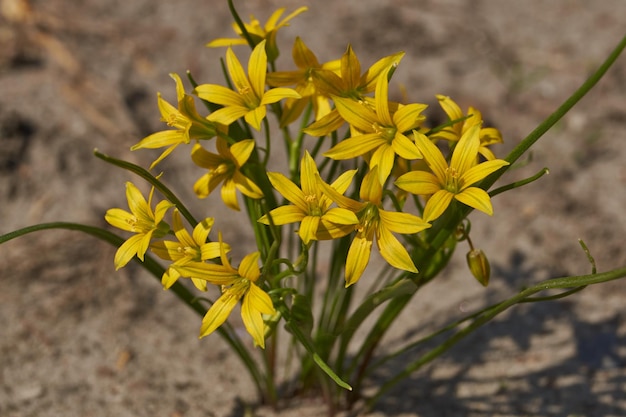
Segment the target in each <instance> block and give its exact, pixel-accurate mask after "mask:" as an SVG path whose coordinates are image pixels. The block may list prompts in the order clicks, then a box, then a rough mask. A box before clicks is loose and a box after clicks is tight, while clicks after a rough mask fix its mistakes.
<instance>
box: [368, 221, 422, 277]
mask: <svg viewBox="0 0 626 417" xmlns="http://www.w3.org/2000/svg"><path fill="white" fill-rule="evenodd" d="M376 245H377V246H378V250H379V251H380V254H381V256H382V257H383V259H385V260H386V261H387V262H388V263H389V265H391V266H393V267H394V268H398V269H402V270H404V271H409V272H413V273H417V268H416V267H415V264H414V263H413V261H412V260H411V257H410V256H409V253H408V252H407V251H406V249H405V248H404V246H402V244H401V243H400V242H399V241H398V239H396V238H395V236H394V235H392V234H391V232H390V231H388V230H387V229H386V228H384V227H379V228H378V232H377V234H376Z"/></svg>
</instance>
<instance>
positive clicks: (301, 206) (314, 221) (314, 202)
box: [259, 152, 358, 245]
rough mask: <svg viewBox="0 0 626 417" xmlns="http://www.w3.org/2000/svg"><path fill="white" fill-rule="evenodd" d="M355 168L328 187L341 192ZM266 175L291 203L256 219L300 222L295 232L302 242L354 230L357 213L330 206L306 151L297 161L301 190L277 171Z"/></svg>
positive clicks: (350, 178)
mask: <svg viewBox="0 0 626 417" xmlns="http://www.w3.org/2000/svg"><path fill="white" fill-rule="evenodd" d="M355 173H356V171H348V172H346V173H344V174H342V175H341V176H340V177H339V178H338V179H337V180H336V181H335V182H333V184H332V185H330V188H332V189H334V190H335V191H336V192H337V193H339V194H343V193H344V192H345V191H346V190H347V189H348V187H349V186H350V182H351V181H352V177H353V176H354V174H355ZM268 177H269V180H270V182H271V183H272V185H273V186H274V188H276V190H278V192H279V193H280V194H282V196H283V197H285V198H286V199H287V200H289V201H290V202H291V203H292V204H291V205H286V206H281V207H278V208H275V209H274V210H272V211H270V212H269V214H268V215H267V214H266V215H265V216H263V217H261V218H260V219H259V222H260V223H263V224H267V225H269V224H270V221H269V217H271V219H272V222H273V223H274V224H275V225H277V226H281V225H283V224H288V223H295V222H300V229H299V230H298V235H299V236H300V238H301V239H302V241H303V242H304V244H305V245H308V244H309V242H310V241H311V240H318V239H319V240H327V239H335V238H338V237H342V236H345V235H347V234H348V233H350V232H351V231H352V230H354V225H355V224H357V223H358V219H357V217H356V215H355V214H354V213H353V212H352V211H350V210H346V209H344V208H338V207H335V208H330V205H331V204H332V200H331V199H330V198H328V197H327V196H326V195H325V194H324V192H323V189H322V187H321V185H320V181H321V180H319V181H318V178H319V172H318V170H317V166H316V165H315V161H314V160H313V158H312V157H311V155H309V153H308V152H305V154H304V156H303V157H302V161H301V162H300V182H301V184H302V189H300V188H298V186H297V185H296V184H294V183H293V182H291V181H290V180H289V179H288V178H287V177H285V176H284V175H283V174H281V173H278V172H268Z"/></svg>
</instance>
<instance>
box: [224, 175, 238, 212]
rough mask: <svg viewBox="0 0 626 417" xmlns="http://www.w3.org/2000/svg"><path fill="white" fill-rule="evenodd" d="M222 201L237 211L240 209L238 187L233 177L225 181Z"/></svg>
mask: <svg viewBox="0 0 626 417" xmlns="http://www.w3.org/2000/svg"><path fill="white" fill-rule="evenodd" d="M220 195H221V197H222V201H224V204H226V206H227V207H230V208H231V209H233V210H235V211H239V202H238V201H237V187H236V185H235V182H234V181H233V180H231V179H228V180H226V181H224V184H222V189H221V190H220Z"/></svg>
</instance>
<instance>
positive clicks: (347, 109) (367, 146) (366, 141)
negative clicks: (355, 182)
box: [324, 70, 428, 184]
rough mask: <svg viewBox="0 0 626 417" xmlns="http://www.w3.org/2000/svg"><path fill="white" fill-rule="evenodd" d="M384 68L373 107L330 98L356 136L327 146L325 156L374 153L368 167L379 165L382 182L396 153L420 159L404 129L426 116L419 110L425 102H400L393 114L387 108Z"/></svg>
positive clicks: (346, 156) (387, 84)
mask: <svg viewBox="0 0 626 417" xmlns="http://www.w3.org/2000/svg"><path fill="white" fill-rule="evenodd" d="M388 72H389V70H387V71H384V72H382V73H381V74H380V76H379V77H378V80H377V82H376V95H375V102H374V104H375V110H376V111H374V110H373V109H372V108H370V106H369V105H363V104H362V103H360V102H358V101H355V100H352V99H347V98H341V97H333V100H334V102H335V106H336V107H337V110H338V111H339V114H340V115H341V117H342V118H343V119H344V120H345V121H347V122H348V123H349V124H350V126H351V127H352V128H353V129H352V131H353V132H359V134H358V135H352V137H350V138H348V139H345V140H343V141H341V142H339V143H338V144H337V145H335V146H334V147H333V148H331V149H329V150H328V151H327V152H326V153H325V154H324V156H327V157H329V158H332V159H340V160H342V159H351V158H356V157H358V156H362V155H365V154H367V153H368V152H373V153H372V154H371V157H370V159H369V164H370V166H375V165H377V166H378V175H380V182H381V183H382V184H384V183H385V181H386V180H387V177H388V176H389V174H390V173H391V170H392V168H393V165H394V161H395V156H396V155H399V156H401V157H402V158H405V159H419V158H421V157H422V155H421V154H420V152H419V150H418V149H417V147H416V146H415V143H413V142H412V141H411V140H410V139H409V138H408V137H406V136H405V135H404V132H407V131H410V130H411V129H414V128H416V127H418V126H419V125H420V124H421V123H422V122H423V121H424V120H425V119H426V117H425V116H423V115H422V114H421V113H422V112H423V111H424V110H425V109H426V107H428V106H427V105H426V104H417V103H414V104H409V105H404V106H403V105H400V106H399V107H398V109H397V111H395V112H394V113H393V114H392V113H391V112H390V110H389V101H388V91H389V81H388V79H387V74H388Z"/></svg>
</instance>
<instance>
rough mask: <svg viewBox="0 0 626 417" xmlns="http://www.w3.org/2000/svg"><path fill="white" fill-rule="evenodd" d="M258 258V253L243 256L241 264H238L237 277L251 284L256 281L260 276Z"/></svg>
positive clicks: (259, 254)
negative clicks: (247, 280)
mask: <svg viewBox="0 0 626 417" xmlns="http://www.w3.org/2000/svg"><path fill="white" fill-rule="evenodd" d="M260 256H261V253H260V252H253V253H250V254H248V255H246V256H244V258H243V259H242V260H241V264H239V269H238V271H239V275H240V276H242V277H243V278H246V279H249V280H250V281H252V282H254V281H256V280H257V279H258V278H259V276H260V275H261V270H260V269H259V257H260Z"/></svg>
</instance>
